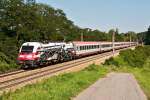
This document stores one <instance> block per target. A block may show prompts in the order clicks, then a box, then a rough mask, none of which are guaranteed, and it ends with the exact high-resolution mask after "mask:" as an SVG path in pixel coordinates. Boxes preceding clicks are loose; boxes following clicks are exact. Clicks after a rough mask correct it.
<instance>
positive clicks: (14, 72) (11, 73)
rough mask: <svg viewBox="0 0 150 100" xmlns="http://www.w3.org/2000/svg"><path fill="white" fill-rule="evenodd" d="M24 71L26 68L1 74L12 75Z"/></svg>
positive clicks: (2, 75) (3, 75) (0, 75)
mask: <svg viewBox="0 0 150 100" xmlns="http://www.w3.org/2000/svg"><path fill="white" fill-rule="evenodd" d="M22 72H26V70H16V71H12V72H7V73H4V74H0V78H3V77H6V76H10V75H15V74H19V73H22Z"/></svg>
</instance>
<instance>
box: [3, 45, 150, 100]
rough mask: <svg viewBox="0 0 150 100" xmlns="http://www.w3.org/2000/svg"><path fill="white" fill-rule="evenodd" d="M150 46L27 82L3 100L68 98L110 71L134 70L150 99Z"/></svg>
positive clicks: (130, 71) (66, 99) (54, 99)
mask: <svg viewBox="0 0 150 100" xmlns="http://www.w3.org/2000/svg"><path fill="white" fill-rule="evenodd" d="M149 50H150V47H149V46H146V47H138V48H136V49H135V50H125V51H123V52H121V53H120V55H119V56H118V57H116V58H111V59H109V60H107V61H106V62H105V64H104V65H101V66H97V65H91V66H89V67H88V68H86V69H84V70H82V71H79V72H74V73H69V74H64V75H60V76H55V77H52V78H50V79H47V80H44V81H43V82H40V83H37V84H33V85H28V86H26V87H24V88H22V89H21V90H17V91H16V92H14V93H11V92H10V93H8V94H4V95H3V96H2V97H1V98H2V99H4V100H42V99H43V100H68V99H70V98H71V97H74V96H76V95H77V94H78V93H79V92H81V91H82V90H83V89H85V88H87V87H88V86H89V85H91V84H92V83H93V82H95V81H96V80H97V79H99V78H100V77H104V76H105V75H106V74H107V73H108V72H110V71H116V72H129V73H133V74H134V75H135V77H136V78H137V80H138V82H139V83H140V85H141V87H142V88H143V90H144V91H145V93H146V95H147V96H148V98H149V99H150V58H149V57H150V52H149Z"/></svg>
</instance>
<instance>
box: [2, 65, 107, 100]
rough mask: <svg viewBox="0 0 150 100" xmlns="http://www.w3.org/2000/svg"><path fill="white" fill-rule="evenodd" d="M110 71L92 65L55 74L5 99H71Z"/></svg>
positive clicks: (8, 95) (5, 95)
mask: <svg viewBox="0 0 150 100" xmlns="http://www.w3.org/2000/svg"><path fill="white" fill-rule="evenodd" d="M107 73H108V70H107V69H106V68H102V67H100V66H97V65H91V66H89V67H88V68H86V69H84V70H82V71H79V72H74V73H67V74H64V75H60V76H54V77H51V78H50V79H47V80H44V81H43V82H40V83H37V84H33V85H28V86H25V87H23V88H22V89H20V90H16V91H15V92H13V93H12V92H10V93H8V94H4V95H3V96H2V97H1V98H2V99H3V100H69V99H71V98H72V97H74V96H76V95H77V94H78V93H79V92H81V91H82V90H83V89H85V88H87V87H88V86H89V85H91V84H92V83H94V82H95V81H96V80H98V79H99V78H100V77H104V76H105V75H106V74H107Z"/></svg>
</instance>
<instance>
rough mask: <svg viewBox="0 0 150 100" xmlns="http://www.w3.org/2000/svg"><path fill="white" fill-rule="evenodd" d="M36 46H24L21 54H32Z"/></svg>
mask: <svg viewBox="0 0 150 100" xmlns="http://www.w3.org/2000/svg"><path fill="white" fill-rule="evenodd" d="M33 48H34V46H22V49H21V52H23V53H32V52H33Z"/></svg>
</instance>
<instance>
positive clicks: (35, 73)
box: [0, 50, 120, 91]
mask: <svg viewBox="0 0 150 100" xmlns="http://www.w3.org/2000/svg"><path fill="white" fill-rule="evenodd" d="M119 51H120V50H117V51H116V53H117V52H119ZM110 55H112V52H106V53H102V54H98V55H94V56H90V57H86V58H81V59H78V60H74V61H70V62H66V63H62V64H56V65H52V66H49V67H45V68H41V69H37V70H31V71H24V70H20V71H18V72H17V71H16V72H12V73H7V74H4V75H1V76H0V78H1V79H0V91H4V90H8V89H11V88H14V87H16V86H18V85H20V84H24V83H27V82H30V81H33V80H36V79H40V78H44V77H46V76H51V75H54V74H56V73H58V72H61V71H63V70H67V69H70V68H72V67H75V66H78V65H81V64H84V63H87V62H90V61H94V60H96V59H100V58H103V57H106V56H110ZM22 73H23V74H22Z"/></svg>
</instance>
